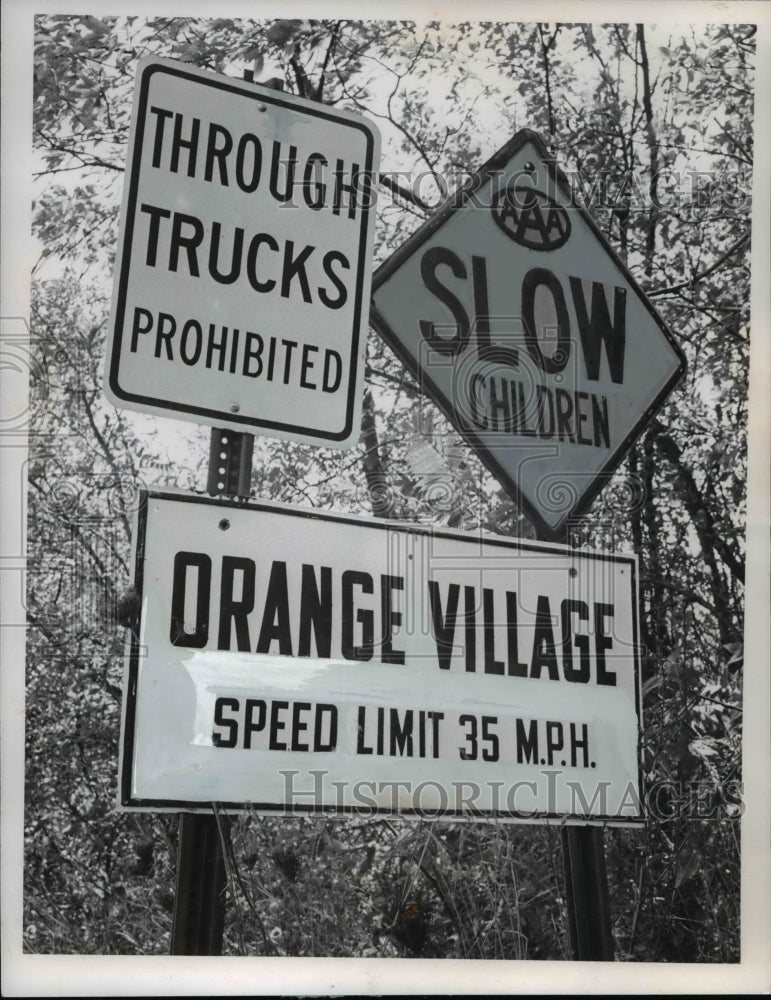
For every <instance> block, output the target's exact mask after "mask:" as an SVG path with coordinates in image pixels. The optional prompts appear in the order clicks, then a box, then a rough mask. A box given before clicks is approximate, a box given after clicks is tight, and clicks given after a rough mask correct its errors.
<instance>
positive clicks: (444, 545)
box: [121, 493, 641, 823]
mask: <svg viewBox="0 0 771 1000" xmlns="http://www.w3.org/2000/svg"><path fill="white" fill-rule="evenodd" d="M135 537H136V539H137V543H136V586H137V590H138V591H139V594H140V596H141V620H140V626H139V631H138V634H137V635H136V636H135V637H134V640H133V642H132V645H131V654H130V658H129V664H128V668H127V677H126V684H125V694H124V724H123V737H122V740H121V745H122V762H121V805H122V806H123V807H124V808H134V809H144V810H156V809H164V808H167V809H177V810H178V809H196V808H205V807H206V805H205V804H207V803H210V802H212V801H216V802H218V803H220V804H221V805H222V806H223V807H224V808H230V809H246V808H254V809H256V810H262V811H295V812H316V811H322V810H324V809H332V810H337V811H347V812H363V813H367V812H372V811H380V812H386V813H392V812H399V813H404V814H406V815H416V814H423V813H426V812H428V813H432V814H436V815H440V816H449V817H467V818H471V817H474V816H477V817H492V816H497V817H500V818H503V819H508V820H513V821H523V822H525V821H536V820H545V819H549V818H556V817H560V818H567V819H568V820H573V821H576V822H577V821H578V820H579V819H580V820H583V821H585V820H587V819H590V820H598V821H599V820H603V821H616V822H623V823H626V822H633V821H635V820H637V819H639V818H640V816H641V802H640V782H639V769H638V738H639V732H640V716H639V705H640V700H639V674H638V669H639V656H638V645H637V644H638V619H637V597H636V572H637V563H636V560H635V557H634V556H631V555H629V556H627V555H624V556H617V555H604V554H600V553H593V552H588V551H575V550H572V549H568V548H566V547H562V546H557V545H552V544H550V543H531V542H525V541H520V540H512V539H506V538H502V537H499V536H495V535H478V534H469V533H462V532H458V531H450V530H447V529H439V528H437V529H432V528H430V527H418V526H405V525H403V524H391V523H389V522H386V521H377V520H362V519H358V518H353V517H349V516H345V515H342V514H329V513H322V512H319V511H317V510H311V509H303V508H289V507H285V506H280V505H269V504H265V503H262V502H260V503H249V504H234V503H225V502H221V501H219V502H218V501H216V500H212V499H210V498H205V497H202V496H192V495H187V494H164V493H149V494H144V495H143V501H142V506H141V508H140V512H139V515H138V527H137V532H136V534H135Z"/></svg>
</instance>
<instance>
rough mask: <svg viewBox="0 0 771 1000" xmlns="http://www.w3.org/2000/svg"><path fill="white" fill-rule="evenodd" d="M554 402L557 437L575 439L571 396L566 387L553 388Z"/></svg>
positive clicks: (568, 439)
mask: <svg viewBox="0 0 771 1000" xmlns="http://www.w3.org/2000/svg"><path fill="white" fill-rule="evenodd" d="M554 402H555V404H556V405H555V410H556V413H557V437H558V438H559V439H560V441H575V439H576V434H575V424H574V420H573V396H572V395H571V394H570V393H569V392H568V391H567V389H555V390H554Z"/></svg>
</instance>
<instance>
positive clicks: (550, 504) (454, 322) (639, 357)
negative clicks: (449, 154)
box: [371, 130, 685, 537]
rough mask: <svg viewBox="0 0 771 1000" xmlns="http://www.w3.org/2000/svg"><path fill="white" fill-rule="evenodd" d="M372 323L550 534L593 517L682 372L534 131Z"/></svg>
mask: <svg viewBox="0 0 771 1000" xmlns="http://www.w3.org/2000/svg"><path fill="white" fill-rule="evenodd" d="M371 320H372V324H373V326H374V327H375V328H376V330H377V331H378V332H379V333H380V334H381V336H382V337H383V338H384V339H385V340H386V342H387V343H388V344H389V345H390V346H391V348H392V349H393V350H394V351H395V352H396V354H397V355H398V356H399V358H400V359H401V360H402V361H403V362H404V364H405V365H406V366H407V368H408V369H409V370H410V371H411V372H412V373H413V375H415V377H416V378H417V379H418V380H419V381H420V382H421V383H422V384H423V385H424V386H425V387H426V390H427V392H428V393H429V394H430V395H431V396H432V397H433V399H434V400H435V402H436V403H437V404H438V405H439V406H440V408H441V409H442V410H443V411H444V413H445V415H446V416H447V418H448V419H449V420H450V422H451V423H452V424H454V425H455V427H456V428H458V430H460V431H461V433H462V434H463V435H464V437H465V439H466V441H467V442H468V443H469V444H470V446H471V447H472V448H474V450H475V451H476V452H477V453H478V454H479V455H480V457H481V458H482V460H483V461H484V462H485V463H486V465H487V466H488V468H489V469H490V471H491V472H492V473H493V474H494V475H495V476H496V477H497V478H498V480H499V481H500V482H501V483H502V484H503V485H504V486H505V487H506V488H507V489H508V490H509V491H510V492H511V493H512V494H513V495H514V496H515V497H516V498H517V500H518V501H519V502H520V503H521V505H522V507H523V509H524V510H525V512H526V513H527V514H528V515H529V516H530V518H531V519H532V520H533V522H534V523H535V525H536V526H537V527H538V528H539V529H540V531H541V532H542V533H544V534H545V535H547V536H548V537H557V536H559V535H560V534H561V533H562V532H563V529H564V527H565V525H566V524H567V522H568V521H569V519H570V518H571V517H575V516H578V515H580V514H581V513H583V512H584V511H585V510H586V509H587V508H588V506H589V504H590V503H591V501H592V500H593V499H594V497H595V496H596V494H597V493H598V492H599V490H600V489H601V488H602V486H603V485H604V484H605V483H606V482H607V479H608V477H609V475H610V473H612V471H613V470H614V469H615V468H616V467H617V466H618V465H619V463H620V462H621V460H622V459H623V457H624V455H625V453H626V451H627V450H628V448H629V447H630V445H631V443H632V441H633V440H634V439H635V438H636V437H637V435H638V434H639V433H640V432H641V431H642V429H643V428H644V427H645V425H646V423H647V422H648V421H649V420H650V418H651V417H652V415H653V413H654V412H655V411H656V409H657V408H658V407H659V406H660V405H661V404H662V402H663V400H664V399H665V397H666V396H667V394H668V393H669V392H670V391H671V389H672V388H673V387H674V385H675V383H676V382H677V381H678V379H679V378H680V377H681V375H682V373H683V371H684V370H685V361H684V358H683V355H682V353H681V351H680V349H679V348H678V346H677V344H676V343H675V342H674V340H673V338H672V336H671V334H670V333H669V331H668V330H667V328H666V327H665V326H664V324H663V323H662V321H661V319H660V318H659V316H658V315H657V314H656V312H655V311H654V309H653V307H652V305H651V304H650V302H649V301H648V299H647V298H646V297H645V295H644V293H643V292H642V291H641V289H640V288H639V287H638V285H637V284H636V282H635V281H634V279H633V278H632V276H631V274H630V273H629V271H628V270H627V268H626V267H625V266H624V264H623V263H622V262H621V261H620V260H619V258H618V257H617V256H616V255H615V254H614V252H613V251H612V250H611V248H610V246H609V245H608V243H607V241H606V240H605V238H604V237H603V236H602V234H601V233H600V231H599V229H598V228H597V226H596V225H595V224H594V223H593V221H592V220H591V218H590V217H589V215H588V214H587V213H586V212H585V211H584V210H583V209H582V208H579V207H577V205H576V204H575V202H574V200H573V198H572V195H571V189H570V183H569V181H568V179H567V178H566V176H565V175H564V174H563V173H562V172H561V171H560V170H559V169H558V168H557V167H556V165H555V163H554V160H553V159H552V158H550V157H549V155H548V153H547V150H546V147H545V146H544V144H543V142H542V141H541V140H540V138H539V137H538V136H537V135H536V134H535V133H533V132H530V131H528V130H525V131H522V132H518V133H517V134H516V135H515V136H514V138H513V139H512V140H511V141H510V142H509V143H508V144H507V145H506V146H504V147H503V149H501V150H500V151H499V152H498V153H496V154H495V156H494V157H493V158H492V159H491V160H490V161H489V162H488V163H487V164H485V166H484V167H482V169H481V170H480V171H479V172H478V173H477V174H476V175H475V176H474V177H473V179H472V180H471V181H470V182H469V183H468V184H467V185H465V186H464V187H463V188H462V189H460V190H459V191H458V192H457V193H456V194H454V195H452V196H451V197H450V198H449V200H448V201H446V202H445V204H444V205H443V206H442V207H441V208H440V209H439V210H438V211H437V212H436V213H435V215H434V216H433V217H432V218H430V219H429V220H428V221H427V222H426V223H425V224H424V225H423V226H422V227H421V228H420V229H418V230H417V232H415V233H414V234H413V235H412V236H411V237H410V238H409V239H408V240H407V241H406V242H405V243H404V244H403V245H402V246H401V247H400V248H399V249H398V250H397V252H396V253H395V254H394V255H393V256H392V257H391V258H390V259H389V260H388V261H386V263H385V264H383V265H382V266H381V267H380V268H379V269H378V270H377V272H376V273H375V277H374V279H373V308H372V313H371Z"/></svg>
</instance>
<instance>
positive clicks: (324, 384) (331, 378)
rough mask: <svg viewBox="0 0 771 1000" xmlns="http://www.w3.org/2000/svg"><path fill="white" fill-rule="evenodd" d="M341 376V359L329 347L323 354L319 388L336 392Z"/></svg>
mask: <svg viewBox="0 0 771 1000" xmlns="http://www.w3.org/2000/svg"><path fill="white" fill-rule="evenodd" d="M333 362H334V364H333ZM333 369H334V371H333ZM342 378H343V359H342V358H341V357H340V355H339V354H338V353H337V351H333V350H332V349H331V348H330V349H329V350H328V351H326V353H325V354H324V375H323V377H322V380H321V388H322V389H323V390H324V392H337V390H338V388H339V386H340V382H341V381H342Z"/></svg>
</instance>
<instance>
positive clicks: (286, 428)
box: [107, 60, 376, 444]
mask: <svg viewBox="0 0 771 1000" xmlns="http://www.w3.org/2000/svg"><path fill="white" fill-rule="evenodd" d="M156 73H165V74H167V75H169V76H175V77H179V78H180V79H182V80H187V81H192V82H193V83H196V84H201V85H203V86H204V87H213V88H215V89H216V90H224V91H226V92H229V93H234V94H238V95H239V96H241V97H248V98H251V99H252V100H254V101H256V102H258V103H259V104H272V105H275V106H276V107H278V108H285V109H288V110H291V111H293V112H295V113H296V112H298V110H302V112H303V113H304V114H308V115H312V116H314V117H316V118H320V119H322V120H326V121H331V122H335V124H338V125H339V124H343V125H345V126H347V127H350V128H352V129H353V130H358V131H360V132H362V133H363V134H364V136H365V140H366V166H365V168H364V174H365V176H366V177H369V178H370V179H371V178H373V173H374V171H373V157H374V146H375V140H374V136H373V133H372V131H371V127H370V126H369V124H368V123H367V122H366V121H365V119H363V118H362V121H361V122H356V121H349V120H348V119H347V118H346V119H343V118H341V117H340V116H339V115H338V114H336V113H335V112H334V110H332V109H330V108H328V107H327V106H326V105H323V104H319V105H318V106H317V107H316V106H313V107H311V108H302V109H298V107H297V104H296V103H295V102H291V101H287V100H286V99H285V98H283V97H282V96H281V91H277V90H270V89H268V88H260V87H259V86H258V85H256V84H253V83H247V82H240V81H238V80H230V79H229V78H228V77H225V76H219V75H215V74H212V75H211V79H209V78H208V77H205V76H201V75H199V74H198V73H191V72H189V71H188V70H186V69H185V68H184V66H182V65H180V66H175V65H171V64H170V63H169V62H167V61H156V60H153V61H152V62H151V63H149V64H148V65H146V66H143V67H140V70H139V74H140V76H139V88H138V97H137V99H136V100H137V115H136V124H135V132H134V135H133V143H134V146H133V156H132V161H131V167H130V174H129V190H128V198H127V201H126V209H125V218H124V227H123V230H122V242H121V246H120V248H119V249H120V255H121V256H120V270H119V273H118V294H117V299H116V306H115V316H114V323H113V328H112V343H111V345H110V348H109V349H110V358H109V369H108V373H107V377H108V384H109V387H110V390H111V391H112V393H113V394H114V396H115V397H116V399H119V400H121V401H123V402H125V403H127V404H129V406H130V404H131V403H135V404H140V405H141V406H142V407H153V409H154V410H163V411H166V414H167V416H169V417H174V416H176V415H178V414H183V413H184V414H190V415H192V416H199V417H205V418H206V419H207V420H211V421H215V426H219V425H220V424H221V423H223V422H225V423H227V424H230V425H233V424H239V425H243V429H244V431H248V430H249V428H258V429H259V430H261V431H263V432H269V431H271V430H273V431H279V432H282V433H285V434H302V435H304V436H306V437H310V438H317V439H318V440H319V443H320V444H323V443H324V442H325V441H344V440H346V439H347V438H348V437H350V436H351V434H352V433H353V431H354V427H353V418H354V413H355V409H356V405H355V404H356V390H357V386H358V383H359V380H360V374H361V366H362V364H363V361H362V359H361V358H360V357H359V343H360V338H361V330H362V326H363V323H362V297H363V296H362V292H363V287H364V274H365V269H366V265H367V245H368V237H369V228H370V226H374V219H373V216H374V209H375V205H376V198H375V197H374V187H373V186H372V184H371V183H370V185H369V187H368V189H367V203H366V204H365V205H362V206H361V223H360V227H359V230H360V231H359V249H358V259H357V276H358V278H357V281H356V290H355V300H354V315H353V324H352V326H353V330H352V334H353V336H352V339H351V366H350V377H349V383H348V398H347V402H346V410H345V414H346V415H345V426H344V427H343V430H342V431H338V432H334V433H332V432H325V431H320V430H319V429H318V427H313V426H310V427H305V426H301V425H298V424H296V423H286V422H281V421H274V420H259V419H256V418H255V417H250V416H246V415H240V414H237V413H231V412H230V411H229V410H212V409H209V408H208V407H206V406H201V405H196V404H195V403H192V402H191V403H176V402H173V401H171V400H165V399H157V398H155V397H152V396H144V395H142V394H140V393H134V392H128V391H126V390H124V389H123V388H121V386H120V381H119V375H120V373H119V367H120V359H121V347H122V343H123V334H124V325H125V320H126V316H125V312H126V297H127V294H128V282H129V269H130V263H131V248H132V241H133V236H134V221H135V217H136V206H137V191H138V187H139V176H140V164H141V158H142V150H143V143H144V138H145V136H144V131H145V123H146V121H147V104H148V100H149V90H150V81H151V80H152V77H153V76H154V75H155V74H156ZM183 419H184V418H183Z"/></svg>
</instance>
